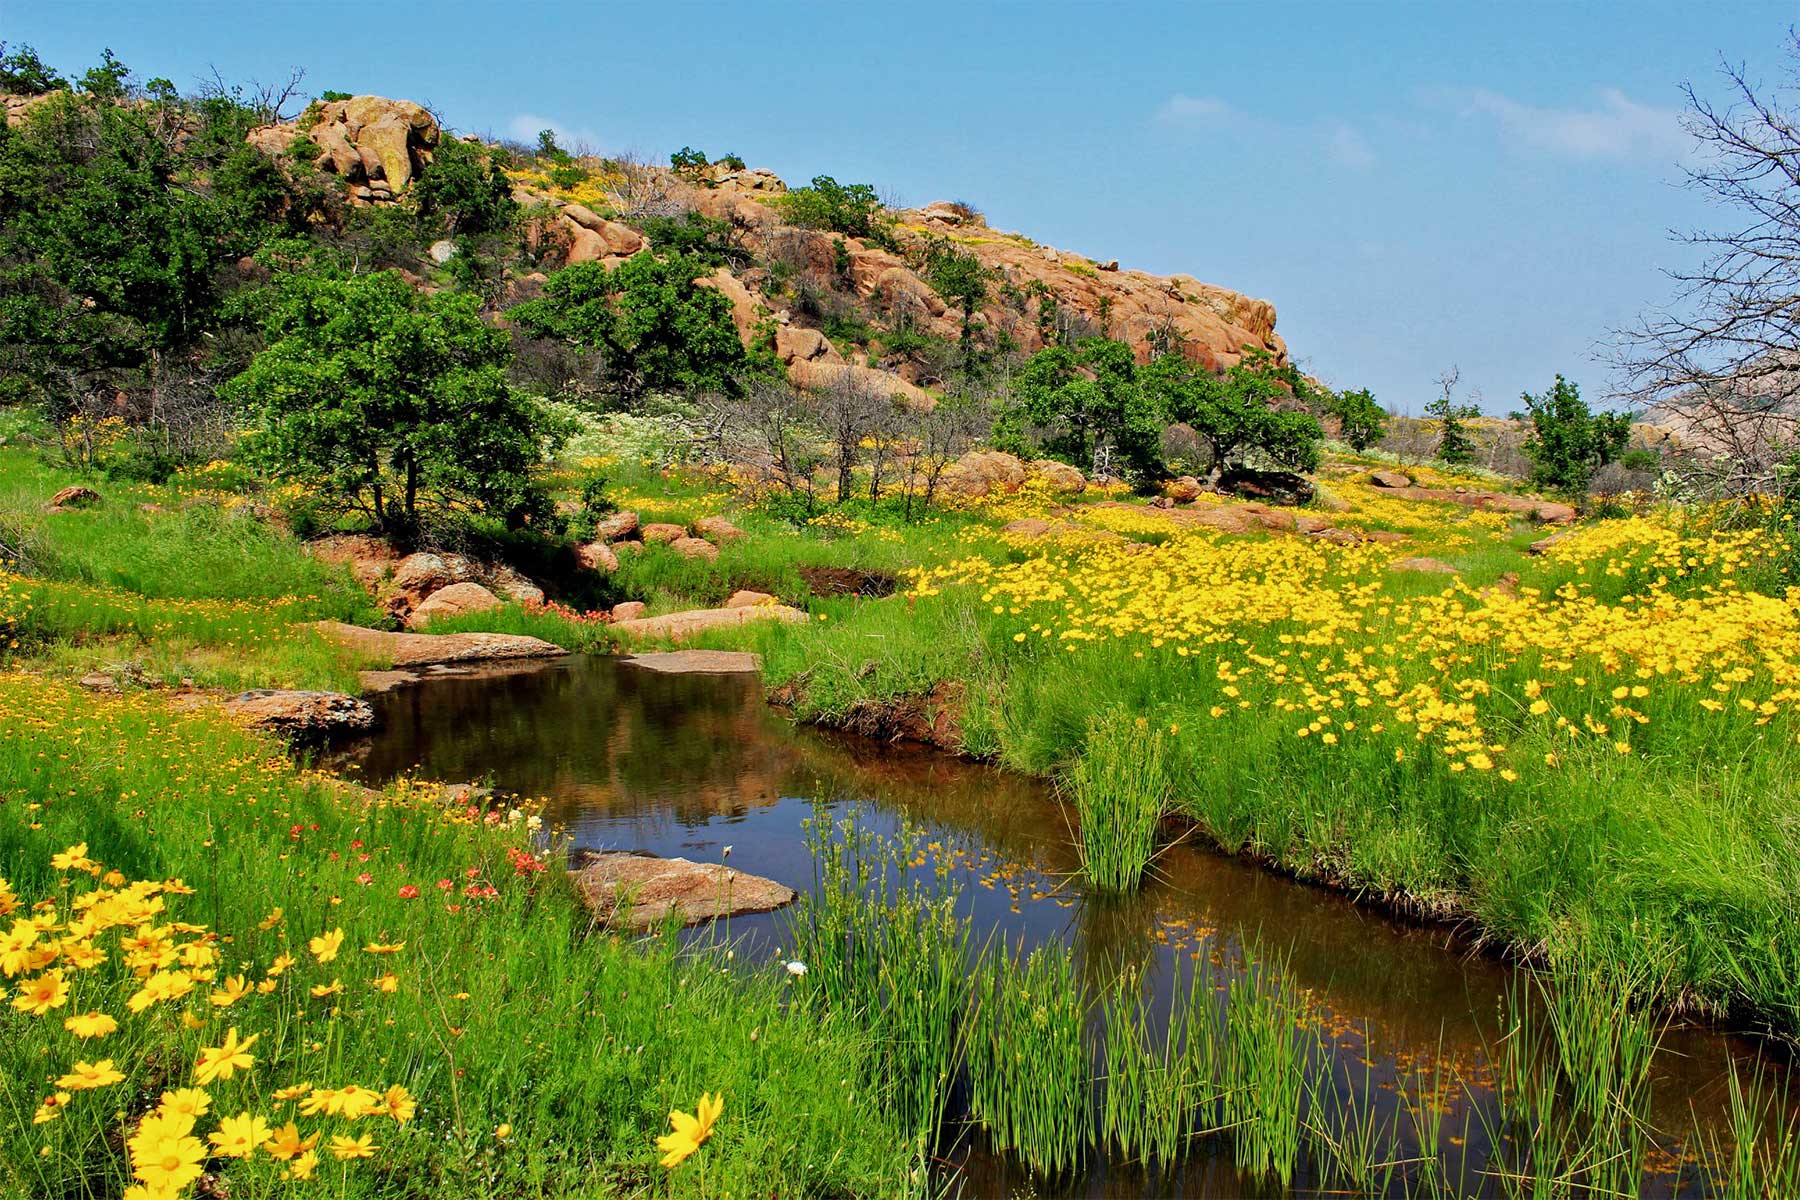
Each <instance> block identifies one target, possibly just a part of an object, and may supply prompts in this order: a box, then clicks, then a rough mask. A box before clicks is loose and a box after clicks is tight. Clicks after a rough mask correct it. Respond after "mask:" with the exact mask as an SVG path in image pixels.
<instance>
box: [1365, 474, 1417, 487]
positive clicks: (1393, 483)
mask: <svg viewBox="0 0 1800 1200" xmlns="http://www.w3.org/2000/svg"><path fill="white" fill-rule="evenodd" d="M1369 482H1370V483H1372V484H1374V485H1375V486H1376V487H1378V488H1409V487H1411V486H1412V477H1411V476H1409V475H1402V474H1401V473H1400V472H1398V471H1370V472H1369Z"/></svg>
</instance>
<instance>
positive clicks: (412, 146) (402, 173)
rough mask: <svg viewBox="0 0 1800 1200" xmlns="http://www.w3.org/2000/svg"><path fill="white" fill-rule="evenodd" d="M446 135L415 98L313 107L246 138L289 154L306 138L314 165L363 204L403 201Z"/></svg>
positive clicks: (331, 102)
mask: <svg viewBox="0 0 1800 1200" xmlns="http://www.w3.org/2000/svg"><path fill="white" fill-rule="evenodd" d="M442 136H443V135H442V131H441V130H440V129H439V128H438V123H437V121H436V120H435V119H434V118H433V117H432V115H431V114H430V113H429V112H427V111H426V110H425V109H424V108H423V107H421V106H420V105H417V104H414V103H413V102H412V101H410V100H390V99H388V98H387V97H385V96H352V97H350V98H349V99H348V100H328V101H323V102H320V103H317V104H314V105H312V106H311V107H309V108H308V109H307V110H306V112H304V113H302V114H301V116H300V119H299V120H297V121H288V122H284V123H282V124H278V125H261V126H258V127H257V128H255V129H252V130H251V131H250V132H249V133H248V134H247V135H245V138H244V140H245V141H246V142H248V143H249V144H250V145H252V146H255V147H256V148H257V149H258V150H261V151H262V152H263V153H265V154H268V155H271V156H277V155H281V154H285V153H288V152H289V151H290V150H291V149H292V147H293V145H294V143H295V142H296V141H297V140H299V139H300V138H302V137H304V138H306V139H307V140H308V141H310V142H311V143H312V144H313V145H314V146H317V147H318V153H317V154H316V155H314V156H313V160H312V161H313V165H314V166H316V167H318V168H319V170H321V171H325V172H327V173H329V174H332V175H337V176H340V177H341V178H342V179H343V180H344V181H345V182H346V183H347V184H348V185H349V187H350V198H351V200H352V201H355V202H357V203H361V204H372V203H379V202H381V201H385V200H394V199H397V198H398V197H399V196H400V195H401V194H402V193H404V192H405V191H406V189H407V187H408V186H409V185H410V184H411V183H412V182H413V180H415V179H417V178H418V177H419V174H420V173H421V172H422V171H424V170H425V169H426V167H428V166H429V165H430V163H431V158H432V154H433V152H434V151H435V150H436V149H437V144H438V140H439V138H441V137H442Z"/></svg>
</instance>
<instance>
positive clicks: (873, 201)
mask: <svg viewBox="0 0 1800 1200" xmlns="http://www.w3.org/2000/svg"><path fill="white" fill-rule="evenodd" d="M776 204H777V205H778V206H779V208H780V210H781V212H782V214H783V215H784V216H786V217H787V219H788V220H789V221H792V222H793V223H794V224H796V225H803V226H805V227H806V228H808V229H823V230H826V231H827V232H830V233H841V234H843V235H844V236H845V237H854V238H865V239H867V240H869V241H873V242H876V243H885V242H886V241H887V240H888V231H887V219H886V214H885V213H884V212H883V211H882V207H881V200H880V198H879V197H877V196H876V195H875V189H874V187H873V186H872V185H870V184H866V183H839V182H838V181H837V180H835V179H833V178H832V177H831V176H829V175H817V176H814V177H813V181H812V184H811V185H810V186H808V187H803V188H795V189H794V190H793V191H791V192H789V193H787V194H786V195H785V196H782V197H781V198H780V199H779V200H777V201H776Z"/></svg>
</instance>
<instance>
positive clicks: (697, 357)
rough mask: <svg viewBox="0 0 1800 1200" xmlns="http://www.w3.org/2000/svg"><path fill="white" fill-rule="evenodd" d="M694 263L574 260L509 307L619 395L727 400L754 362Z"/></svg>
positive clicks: (727, 306) (722, 301)
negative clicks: (583, 357) (573, 351)
mask: <svg viewBox="0 0 1800 1200" xmlns="http://www.w3.org/2000/svg"><path fill="white" fill-rule="evenodd" d="M704 274H706V264H705V263H703V262H701V261H700V260H698V259H695V258H688V257H684V256H680V255H677V256H673V257H669V258H658V257H656V256H655V255H651V254H639V255H635V256H633V257H632V258H630V259H627V260H626V261H625V262H623V263H620V264H619V265H618V266H617V267H615V268H613V269H612V270H608V269H607V268H606V267H605V266H604V265H603V264H600V263H577V264H575V265H574V266H571V267H566V268H564V269H563V270H561V271H558V272H557V273H556V274H554V275H552V276H551V277H550V281H549V282H548V283H547V284H545V285H544V294H543V295H542V296H540V297H538V298H537V299H535V300H530V301H527V302H526V303H524V304H521V305H518V306H517V307H515V308H513V309H512V310H511V311H510V312H509V313H508V316H509V318H510V319H511V320H512V321H513V322H514V323H515V324H516V325H517V326H518V327H519V328H520V329H521V330H523V331H524V332H525V333H526V334H528V335H529V336H532V337H537V338H555V339H558V340H560V341H562V342H564V343H566V344H568V345H570V346H573V347H575V348H577V349H578V350H580V351H584V352H587V353H591V354H597V355H598V356H599V358H600V365H601V366H602V368H603V370H604V373H605V380H606V386H607V387H608V388H609V389H610V390H611V391H613V392H614V393H615V394H617V395H618V396H619V397H620V398H622V399H624V400H627V401H630V400H635V399H637V398H639V397H641V396H643V395H645V394H646V393H648V392H653V391H673V392H683V393H698V392H726V393H735V392H736V391H737V389H738V388H739V387H740V385H741V381H742V379H743V377H744V375H745V374H746V373H747V372H749V371H751V370H752V369H754V366H755V364H754V363H753V362H752V361H751V359H750V357H749V356H748V355H746V354H745V352H744V347H743V343H741V342H740V341H739V340H738V335H737V327H736V326H735V325H733V324H732V320H731V302H730V301H729V300H727V299H726V298H725V297H724V296H722V295H721V294H719V292H718V291H716V290H715V289H712V288H704V287H700V286H698V285H697V284H696V283H695V282H694V281H695V280H696V279H698V278H699V277H700V276H701V275H704Z"/></svg>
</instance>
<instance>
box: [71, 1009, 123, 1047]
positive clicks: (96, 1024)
mask: <svg viewBox="0 0 1800 1200" xmlns="http://www.w3.org/2000/svg"><path fill="white" fill-rule="evenodd" d="M118 1027H119V1022H118V1021H116V1020H115V1019H113V1017H111V1016H110V1015H108V1014H107V1013H103V1012H90V1013H78V1014H76V1015H75V1016H73V1017H68V1018H66V1019H65V1020H64V1021H63V1028H64V1029H66V1030H68V1031H69V1032H70V1033H72V1034H74V1035H75V1036H76V1037H78V1038H81V1039H83V1040H86V1039H87V1038H97V1037H105V1036H106V1035H107V1034H109V1033H112V1032H113V1031H114V1030H116V1029H118Z"/></svg>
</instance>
